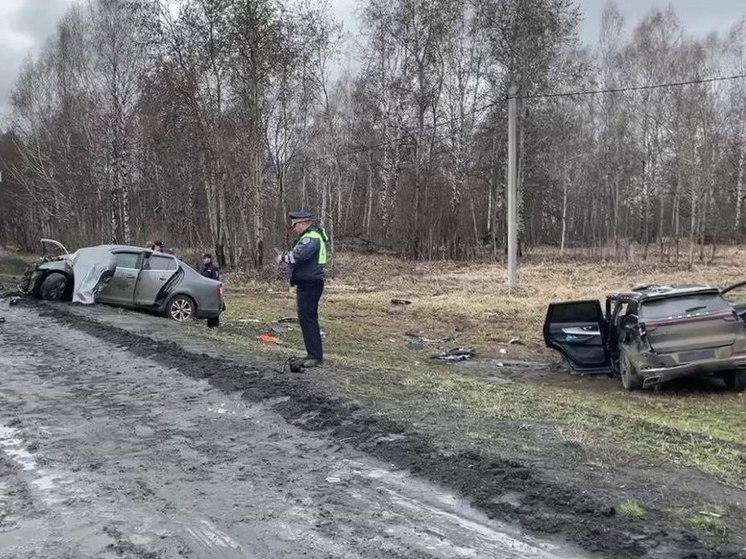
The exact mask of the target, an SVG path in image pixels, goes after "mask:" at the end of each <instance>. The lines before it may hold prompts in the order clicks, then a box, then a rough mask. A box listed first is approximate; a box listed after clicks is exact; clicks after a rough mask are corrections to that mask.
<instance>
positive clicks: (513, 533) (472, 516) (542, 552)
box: [326, 459, 587, 559]
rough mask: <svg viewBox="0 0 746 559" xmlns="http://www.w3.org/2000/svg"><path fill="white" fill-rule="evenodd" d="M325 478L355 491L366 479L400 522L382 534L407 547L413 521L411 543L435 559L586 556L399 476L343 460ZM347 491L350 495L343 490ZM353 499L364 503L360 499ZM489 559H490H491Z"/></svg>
mask: <svg viewBox="0 0 746 559" xmlns="http://www.w3.org/2000/svg"><path fill="white" fill-rule="evenodd" d="M336 466H337V467H335V468H332V469H330V470H329V471H328V472H326V475H327V476H328V477H327V478H326V480H327V481H329V480H330V479H334V480H335V481H336V480H339V481H337V483H341V484H342V485H343V486H346V487H348V488H355V487H357V486H358V483H356V482H355V478H358V479H359V478H366V479H368V480H371V482H373V483H374V484H375V488H376V493H377V495H378V496H380V497H383V498H384V499H385V500H387V501H388V504H387V505H386V507H385V508H386V509H387V513H389V514H391V515H393V516H400V517H401V522H393V526H391V527H390V528H388V529H387V533H388V534H389V535H391V536H396V537H399V538H400V539H402V540H403V541H410V542H411V541H412V538H411V534H408V533H407V532H408V530H409V531H411V529H412V528H413V527H412V526H409V527H408V526H407V521H406V520H407V519H411V518H419V519H421V520H422V522H421V525H424V526H427V527H428V528H427V529H422V527H421V526H420V527H419V528H418V529H415V534H416V535H415V538H416V540H417V541H419V542H420V544H421V545H422V547H423V548H424V549H425V550H427V551H428V552H431V553H436V556H441V557H449V558H451V557H475V558H476V557H484V553H485V551H487V550H489V552H490V553H493V554H494V556H495V557H504V558H519V557H520V558H523V557H538V558H540V559H580V558H583V557H587V555H585V554H583V553H582V552H580V551H579V550H578V549H575V548H574V547H573V546H571V545H569V544H565V543H559V542H556V541H552V540H549V539H544V538H539V537H534V536H529V535H528V534H526V533H525V532H523V531H522V530H521V529H520V528H518V527H516V526H513V525H510V524H505V523H503V522H500V521H497V520H493V519H490V518H488V517H487V515H486V514H484V513H482V512H481V511H479V510H477V509H475V508H474V507H472V506H471V505H470V504H469V503H468V502H467V501H466V500H464V499H462V498H460V497H458V496H456V495H455V494H453V493H451V492H450V491H448V490H447V489H444V488H441V487H438V486H435V485H433V484H432V483H429V482H427V481H425V480H422V479H420V478H417V477H416V476H413V475H412V474H410V473H409V472H405V471H390V470H386V469H382V468H375V467H374V468H371V467H370V466H368V465H366V464H364V463H362V462H356V461H352V460H349V459H342V460H341V461H340V462H338V463H337V465H336ZM347 490H348V491H349V490H350V489H347ZM359 498H363V499H364V495H363V494H359ZM491 556H492V555H491Z"/></svg>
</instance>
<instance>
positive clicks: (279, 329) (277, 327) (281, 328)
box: [269, 322, 290, 334]
mask: <svg viewBox="0 0 746 559" xmlns="http://www.w3.org/2000/svg"><path fill="white" fill-rule="evenodd" d="M269 329H270V330H272V331H273V332H274V333H275V334H286V333H287V332H288V330H289V329H290V328H288V327H287V326H285V325H284V324H280V323H276V322H275V323H272V324H270V325H269Z"/></svg>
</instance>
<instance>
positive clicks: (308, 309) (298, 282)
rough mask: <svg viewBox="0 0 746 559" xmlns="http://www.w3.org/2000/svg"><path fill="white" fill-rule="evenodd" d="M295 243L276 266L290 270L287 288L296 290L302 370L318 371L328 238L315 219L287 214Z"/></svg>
mask: <svg viewBox="0 0 746 559" xmlns="http://www.w3.org/2000/svg"><path fill="white" fill-rule="evenodd" d="M288 216H289V217H290V222H291V227H292V229H293V233H295V235H296V240H295V243H294V245H293V249H292V250H291V251H289V252H284V253H281V254H278V255H277V263H278V264H280V263H284V264H286V265H288V266H289V268H290V273H289V276H290V285H293V286H295V287H296V303H297V308H298V322H299V323H300V327H301V331H302V332H303V343H304V345H305V347H306V357H305V358H304V359H303V366H304V367H320V366H321V365H322V364H323V362H324V354H323V348H322V343H321V328H320V327H319V301H320V299H321V295H322V293H323V292H324V282H325V279H326V264H327V261H328V256H329V238H328V237H327V235H326V232H325V231H324V229H323V228H322V227H321V225H320V224H319V222H318V220H317V218H316V216H315V215H314V214H313V213H312V212H309V211H305V210H302V211H295V212H290V213H289V214H288Z"/></svg>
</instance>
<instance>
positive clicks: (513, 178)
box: [507, 85, 518, 289]
mask: <svg viewBox="0 0 746 559" xmlns="http://www.w3.org/2000/svg"><path fill="white" fill-rule="evenodd" d="M509 91H510V93H509V94H508V196H507V199H508V287H509V288H510V289H515V288H516V287H518V137H517V125H516V119H517V112H518V111H517V103H518V99H517V97H518V88H517V87H516V86H515V85H512V86H511V87H510V90H509Z"/></svg>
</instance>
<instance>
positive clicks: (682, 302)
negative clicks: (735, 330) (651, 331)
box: [640, 294, 730, 320]
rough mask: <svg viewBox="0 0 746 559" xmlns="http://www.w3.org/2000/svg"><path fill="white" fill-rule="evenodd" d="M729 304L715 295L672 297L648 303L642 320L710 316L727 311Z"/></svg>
mask: <svg viewBox="0 0 746 559" xmlns="http://www.w3.org/2000/svg"><path fill="white" fill-rule="evenodd" d="M729 308H730V306H729V305H728V303H727V302H726V301H725V300H724V299H723V298H722V297H721V296H720V295H715V294H703V295H694V296H688V297H672V298H668V299H659V300H653V301H646V302H645V303H644V304H643V305H642V306H641V308H640V318H643V319H649V320H650V319H653V320H655V319H659V318H668V317H672V316H684V315H688V314H708V313H713V312H719V311H726V310H728V309H729Z"/></svg>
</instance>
